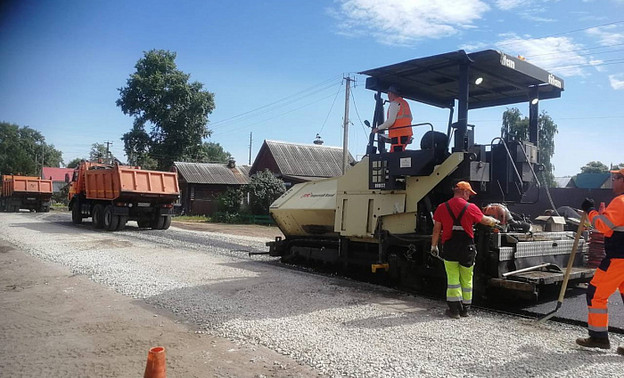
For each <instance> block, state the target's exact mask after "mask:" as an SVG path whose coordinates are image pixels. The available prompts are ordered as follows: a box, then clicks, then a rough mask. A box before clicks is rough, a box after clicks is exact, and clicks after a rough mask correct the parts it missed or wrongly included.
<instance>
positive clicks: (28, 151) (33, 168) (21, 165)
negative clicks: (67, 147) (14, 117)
mask: <svg viewBox="0 0 624 378" xmlns="http://www.w3.org/2000/svg"><path fill="white" fill-rule="evenodd" d="M62 163H63V154H62V153H61V151H58V150H57V149H55V148H54V145H48V144H46V143H45V138H44V137H43V135H41V133H40V132H39V131H37V130H34V129H31V128H30V127H28V126H24V127H20V126H18V125H15V124H11V123H7V122H0V173H2V174H14V175H24V176H39V175H40V174H41V168H42V166H46V167H60V166H61V164H62Z"/></svg>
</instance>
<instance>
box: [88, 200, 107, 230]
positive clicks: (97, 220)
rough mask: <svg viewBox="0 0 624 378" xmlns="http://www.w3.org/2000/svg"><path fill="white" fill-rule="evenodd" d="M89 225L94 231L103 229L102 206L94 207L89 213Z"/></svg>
mask: <svg viewBox="0 0 624 378" xmlns="http://www.w3.org/2000/svg"><path fill="white" fill-rule="evenodd" d="M91 222H92V223H91V225H92V226H93V228H95V229H100V228H104V206H102V205H95V206H93V211H92V213H91Z"/></svg>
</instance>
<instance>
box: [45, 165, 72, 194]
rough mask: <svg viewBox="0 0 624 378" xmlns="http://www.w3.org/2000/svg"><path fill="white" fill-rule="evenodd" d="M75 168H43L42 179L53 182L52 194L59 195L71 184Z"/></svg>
mask: <svg viewBox="0 0 624 378" xmlns="http://www.w3.org/2000/svg"><path fill="white" fill-rule="evenodd" d="M73 175H74V169H73V168H56V167H43V170H42V172H41V178H42V179H47V180H52V192H54V193H58V192H59V191H60V190H61V188H63V187H64V186H65V185H67V184H68V183H70V182H71V180H72V176H73Z"/></svg>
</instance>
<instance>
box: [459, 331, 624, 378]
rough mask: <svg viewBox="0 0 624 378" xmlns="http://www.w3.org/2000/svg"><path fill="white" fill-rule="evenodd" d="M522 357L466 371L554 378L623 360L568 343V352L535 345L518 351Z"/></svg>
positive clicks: (483, 373) (485, 374) (489, 374)
mask: <svg viewBox="0 0 624 378" xmlns="http://www.w3.org/2000/svg"><path fill="white" fill-rule="evenodd" d="M518 352H519V353H521V354H522V358H518V359H515V360H514V361H510V362H507V363H504V364H502V365H500V366H497V367H487V366H482V365H477V364H473V365H472V367H471V368H470V369H468V371H470V372H471V374H473V375H474V376H477V377H538V376H539V377H555V376H561V377H563V376H567V375H566V372H567V371H569V370H575V369H577V368H579V367H581V366H587V365H591V364H601V365H602V364H621V363H622V362H624V358H623V357H622V356H620V355H617V354H613V351H612V352H611V353H608V352H607V351H596V350H585V349H581V348H580V347H576V346H575V344H574V340H570V347H569V349H568V350H562V351H561V352H552V351H547V350H545V349H543V348H540V347H539V346H536V345H525V346H522V347H520V348H519V350H518Z"/></svg>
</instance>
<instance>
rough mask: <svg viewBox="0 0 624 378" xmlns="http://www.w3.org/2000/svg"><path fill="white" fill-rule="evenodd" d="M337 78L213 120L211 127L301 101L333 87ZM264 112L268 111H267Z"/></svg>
mask: <svg viewBox="0 0 624 378" xmlns="http://www.w3.org/2000/svg"><path fill="white" fill-rule="evenodd" d="M335 80H336V77H332V78H330V79H327V80H325V81H322V82H320V83H318V84H315V85H313V86H311V87H308V88H306V89H303V90H301V91H298V92H296V93H294V94H292V95H289V96H285V97H282V98H280V99H278V100H276V101H273V102H271V103H269V104H266V105H262V106H260V107H257V108H254V109H251V110H248V111H245V112H243V113H240V114H237V115H234V116H231V117H228V118H225V119H222V120H219V121H215V122H212V123H211V127H213V128H214V127H215V126H217V127H220V126H221V125H222V124H224V123H230V122H232V121H234V120H238V119H240V118H243V117H245V116H249V115H251V114H253V113H256V112H259V111H261V110H266V109H267V108H269V109H270V108H275V107H282V106H285V105H288V104H291V103H293V102H296V101H300V100H301V99H304V98H307V97H309V96H312V95H314V94H316V93H318V92H321V91H323V90H326V89H328V88H331V87H333V86H334V85H335ZM318 87H321V88H318ZM277 105H279V106H277ZM264 113H266V111H265V112H264Z"/></svg>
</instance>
